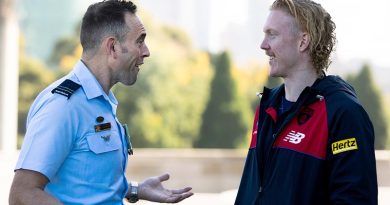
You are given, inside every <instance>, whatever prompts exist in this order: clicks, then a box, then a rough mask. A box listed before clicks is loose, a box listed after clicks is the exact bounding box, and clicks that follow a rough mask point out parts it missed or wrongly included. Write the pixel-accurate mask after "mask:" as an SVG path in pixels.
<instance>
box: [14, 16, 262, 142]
mask: <svg viewBox="0 0 390 205" xmlns="http://www.w3.org/2000/svg"><path fill="white" fill-rule="evenodd" d="M141 19H142V20H143V22H144V24H145V27H146V29H147V33H148V36H147V38H146V43H147V45H148V46H149V49H150V51H151V56H150V57H149V58H147V59H145V64H144V65H143V66H142V68H141V70H140V73H139V76H138V80H137V83H136V84H135V85H133V86H130V87H126V86H123V85H120V84H119V85H116V86H114V88H113V89H112V90H113V92H114V93H115V95H116V97H117V98H118V101H119V102H120V103H119V107H118V111H117V112H118V118H119V119H120V121H121V122H122V123H127V124H128V125H129V128H130V135H131V137H132V141H133V144H134V146H135V147H170V148H179V147H182V148H184V147H193V145H194V142H195V141H196V140H197V139H198V138H199V131H200V127H201V124H202V120H203V119H202V114H203V113H204V111H205V107H206V105H207V102H208V99H209V93H210V83H211V80H212V77H213V74H214V69H213V62H211V59H210V56H211V54H209V53H207V52H205V51H199V50H196V49H194V48H193V46H192V43H191V40H190V38H189V37H188V36H187V35H186V34H185V33H184V32H183V31H181V30H179V29H177V28H175V27H172V26H168V25H164V24H161V23H159V22H157V21H153V20H152V19H151V18H150V16H148V15H147V14H145V13H141ZM78 35H79V30H78V29H76V31H75V33H74V35H72V36H64V37H63V38H61V39H59V40H58V41H57V43H56V44H55V45H54V47H53V51H52V55H51V57H50V59H48V60H47V64H45V63H44V62H43V61H38V60H36V59H34V60H33V59H29V58H27V57H25V56H24V55H21V56H23V57H22V58H21V59H20V61H21V63H20V90H19V92H20V94H19V98H20V105H19V130H18V132H19V135H20V136H23V135H24V132H25V120H26V116H27V113H28V109H29V106H30V105H31V104H32V102H33V100H34V98H35V97H36V96H37V94H38V93H39V92H40V91H41V90H42V89H44V87H46V86H47V85H48V84H49V83H51V82H53V81H54V80H55V79H57V78H59V77H61V76H63V75H65V74H66V73H68V72H69V71H70V70H71V69H72V68H73V65H74V64H75V62H76V61H77V60H79V59H80V56H81V52H82V48H81V45H80V43H79V42H78V40H77V39H78ZM21 51H22V52H23V48H21ZM230 63H231V66H229V68H228V69H231V70H232V72H231V74H232V76H231V77H232V78H234V80H233V81H237V82H243V83H241V84H238V86H236V85H235V84H236V82H234V83H233V84H232V86H233V87H231V88H228V89H232V90H235V94H234V95H235V96H241V99H240V100H239V103H233V102H232V103H230V102H221V103H222V104H223V103H225V104H229V103H230V104H235V105H234V106H235V107H234V110H235V111H236V112H238V113H240V114H239V115H237V119H235V120H233V121H232V122H234V123H235V122H236V123H237V125H230V127H232V126H237V130H238V132H237V133H239V134H237V135H236V138H235V143H234V145H231V146H229V147H239V146H247V141H248V140H247V139H246V138H245V135H247V133H250V130H248V129H249V128H248V127H249V123H247V122H250V120H251V118H252V113H251V111H250V110H249V105H250V103H251V101H252V100H255V97H254V96H255V95H254V94H253V95H252V94H251V95H249V94H248V93H247V90H250V91H251V92H252V91H253V90H254V89H255V90H257V89H258V86H256V87H253V85H254V84H258V83H260V84H261V83H262V82H263V78H259V77H254V76H256V75H254V73H259V70H258V69H259V66H258V65H255V66H253V65H251V66H248V67H250V68H248V69H244V70H242V69H238V68H237V67H235V66H234V64H233V62H230ZM48 67H50V68H48ZM251 68H253V69H251ZM254 69H256V71H254ZM260 70H261V71H262V73H265V72H264V71H263V70H265V68H263V67H262V68H260ZM242 78H244V79H242ZM259 80H260V82H259ZM228 86H230V85H228ZM249 86H252V88H249ZM225 89H226V88H225ZM253 93H255V92H253ZM248 96H251V97H248ZM252 96H253V97H252ZM235 99H236V98H234V99H232V100H235ZM228 100H230V99H228ZM216 103H218V102H216ZM222 104H221V106H222ZM233 117H235V116H233ZM248 136H249V135H248ZM205 143H208V142H205ZM206 146H207V147H215V148H218V147H221V146H223V147H226V146H225V145H220V144H218V143H213V144H212V145H206Z"/></svg>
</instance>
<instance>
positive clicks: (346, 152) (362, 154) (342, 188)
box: [326, 101, 378, 205]
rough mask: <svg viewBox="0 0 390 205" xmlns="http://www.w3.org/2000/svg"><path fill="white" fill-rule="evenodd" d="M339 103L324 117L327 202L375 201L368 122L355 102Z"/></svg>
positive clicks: (373, 168)
mask: <svg viewBox="0 0 390 205" xmlns="http://www.w3.org/2000/svg"><path fill="white" fill-rule="evenodd" d="M342 104H343V103H341V105H338V106H337V107H338V108H336V109H335V110H334V113H333V117H331V118H329V119H328V123H329V125H330V133H329V134H330V136H329V143H328V148H327V165H326V167H327V172H328V177H329V186H328V190H329V194H330V200H331V202H332V203H331V204H351V205H352V204H353V205H360V204H364V205H368V204H370V205H371V204H378V184H377V176H376V161H375V149H374V129H373V126H372V123H371V121H370V119H369V117H368V115H367V113H366V112H365V110H364V109H363V107H362V106H361V105H360V104H358V103H357V102H354V101H352V102H349V103H348V104H344V106H343V105H342Z"/></svg>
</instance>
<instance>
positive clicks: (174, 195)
mask: <svg viewBox="0 0 390 205" xmlns="http://www.w3.org/2000/svg"><path fill="white" fill-rule="evenodd" d="M168 179H169V174H163V175H161V176H158V177H157V176H156V177H150V178H147V179H146V180H145V181H143V182H142V183H140V184H139V187H138V197H139V199H143V200H148V201H154V202H160V203H177V202H180V201H182V200H184V199H186V198H188V197H190V196H192V195H193V193H192V192H189V191H190V190H191V189H192V188H191V187H185V188H182V189H166V188H164V186H163V185H162V182H163V181H167V180H168Z"/></svg>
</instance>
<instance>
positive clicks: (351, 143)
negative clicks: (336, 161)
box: [332, 138, 358, 155]
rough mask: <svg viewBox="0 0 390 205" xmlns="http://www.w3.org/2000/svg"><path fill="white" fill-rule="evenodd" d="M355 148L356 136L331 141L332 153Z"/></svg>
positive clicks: (356, 146)
mask: <svg viewBox="0 0 390 205" xmlns="http://www.w3.org/2000/svg"><path fill="white" fill-rule="evenodd" d="M355 149H358V145H357V142H356V138H349V139H345V140H340V141H337V142H333V143H332V152H333V155H336V154H339V153H342V152H346V151H350V150H355Z"/></svg>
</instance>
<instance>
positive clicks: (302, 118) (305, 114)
mask: <svg viewBox="0 0 390 205" xmlns="http://www.w3.org/2000/svg"><path fill="white" fill-rule="evenodd" d="M313 113H314V110H313V109H311V108H309V107H305V108H303V109H302V110H301V112H300V113H299V114H298V124H299V125H303V124H305V123H306V122H307V121H308V120H309V119H310V118H311V116H313Z"/></svg>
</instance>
